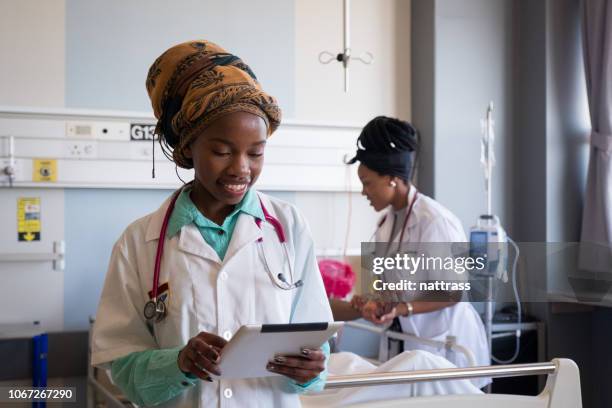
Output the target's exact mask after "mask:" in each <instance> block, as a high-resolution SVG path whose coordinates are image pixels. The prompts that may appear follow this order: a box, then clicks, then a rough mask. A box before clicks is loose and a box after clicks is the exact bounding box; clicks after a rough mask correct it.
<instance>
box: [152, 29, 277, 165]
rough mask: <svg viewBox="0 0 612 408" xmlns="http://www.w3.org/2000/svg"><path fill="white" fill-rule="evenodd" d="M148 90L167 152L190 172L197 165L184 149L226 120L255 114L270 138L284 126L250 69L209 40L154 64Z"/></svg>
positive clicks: (191, 44) (173, 51) (185, 46)
mask: <svg viewBox="0 0 612 408" xmlns="http://www.w3.org/2000/svg"><path fill="white" fill-rule="evenodd" d="M146 85H147V92H148V93H149V97H150V98H151V104H152V105H153V113H154V114H155V117H156V118H157V120H158V122H157V128H156V134H158V135H159V139H160V143H161V145H162V148H163V151H164V153H165V154H166V155H167V156H168V157H169V158H171V160H173V161H174V162H175V163H176V164H177V165H178V166H180V167H183V168H186V169H190V168H192V167H193V162H192V161H191V159H189V158H187V157H186V156H185V148H186V147H187V146H189V144H190V143H191V142H192V141H193V140H194V139H195V138H196V137H197V136H198V135H199V134H200V133H201V132H202V131H203V130H204V129H205V128H206V127H207V126H209V125H210V124H211V123H212V122H214V121H215V120H216V119H218V118H220V117H221V116H223V115H226V114H229V113H233V112H239V111H240V112H249V113H252V114H255V115H257V116H259V117H261V118H262V119H263V120H264V121H265V122H266V125H267V127H268V136H270V135H271V134H272V133H273V132H274V131H275V130H276V128H278V126H279V124H280V120H281V111H280V108H279V106H278V104H277V102H276V99H275V98H274V97H272V96H270V95H268V94H266V93H265V92H264V91H263V90H262V89H261V86H260V85H259V83H258V82H257V78H256V77H255V74H254V73H253V71H251V69H250V68H249V67H248V65H246V64H245V63H244V62H243V61H242V60H241V59H240V58H238V57H236V56H235V55H232V54H229V53H228V52H227V51H225V50H224V49H223V48H221V47H219V46H218V45H216V44H213V43H211V42H209V41H206V40H198V41H191V42H186V43H182V44H178V45H175V46H174V47H172V48H170V49H168V50H167V51H166V52H164V53H163V54H162V55H160V56H159V58H157V59H156V60H155V62H154V63H153V65H151V68H150V69H149V74H148V75H147V82H146ZM170 155H171V157H170Z"/></svg>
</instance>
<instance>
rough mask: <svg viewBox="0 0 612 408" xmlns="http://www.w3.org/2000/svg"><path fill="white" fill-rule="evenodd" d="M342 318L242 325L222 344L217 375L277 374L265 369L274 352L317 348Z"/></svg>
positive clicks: (299, 351)
mask: <svg viewBox="0 0 612 408" xmlns="http://www.w3.org/2000/svg"><path fill="white" fill-rule="evenodd" d="M343 324H344V322H329V323H328V322H322V323H296V324H263V325H246V326H242V327H241V328H240V329H239V330H238V332H236V334H235V335H234V337H232V339H231V340H230V341H229V343H227V344H226V345H225V347H223V350H222V352H221V363H220V364H219V368H220V370H221V376H220V377H219V378H228V379H234V378H257V377H271V376H275V375H279V374H275V373H271V372H270V371H268V370H266V365H267V364H268V362H269V361H270V360H272V359H273V358H274V356H275V355H277V354H294V355H301V349H302V348H303V347H306V348H314V349H317V348H320V347H321V345H323V343H325V342H326V341H327V340H329V339H330V338H331V337H332V336H333V335H334V334H335V333H336V332H337V331H338V330H339V329H340V328H341V327H342V325H343Z"/></svg>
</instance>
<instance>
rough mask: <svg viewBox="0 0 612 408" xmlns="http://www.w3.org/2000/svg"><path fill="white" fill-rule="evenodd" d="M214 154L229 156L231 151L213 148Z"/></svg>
mask: <svg viewBox="0 0 612 408" xmlns="http://www.w3.org/2000/svg"><path fill="white" fill-rule="evenodd" d="M213 154H215V155H217V156H229V155H230V152H221V151H216V150H213Z"/></svg>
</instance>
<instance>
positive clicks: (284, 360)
mask: <svg viewBox="0 0 612 408" xmlns="http://www.w3.org/2000/svg"><path fill="white" fill-rule="evenodd" d="M270 364H272V365H273V366H279V367H287V368H296V369H303V370H309V371H316V372H321V371H323V370H325V355H323V358H320V359H317V360H309V359H308V358H306V357H296V356H276V357H274V360H272V361H270Z"/></svg>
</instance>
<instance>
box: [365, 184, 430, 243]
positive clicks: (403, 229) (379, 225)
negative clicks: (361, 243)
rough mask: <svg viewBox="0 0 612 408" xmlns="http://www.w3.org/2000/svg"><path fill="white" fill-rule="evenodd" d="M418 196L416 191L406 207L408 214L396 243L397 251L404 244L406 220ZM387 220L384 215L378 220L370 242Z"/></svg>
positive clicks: (390, 238) (390, 239)
mask: <svg viewBox="0 0 612 408" xmlns="http://www.w3.org/2000/svg"><path fill="white" fill-rule="evenodd" d="M418 196H419V192H418V191H416V192H415V193H414V197H412V200H411V201H410V205H409V206H408V212H407V213H406V218H405V219H404V223H403V224H402V230H401V233H400V238H399V241H398V243H397V251H396V252H399V251H400V248H401V246H402V242H404V234H405V233H406V226H407V225H408V220H409V219H410V215H411V214H412V208H413V207H414V203H415V202H416V200H417V197H418ZM386 220H387V215H386V214H385V216H384V217H383V218H382V220H380V222H379V223H378V225H377V226H376V230H375V231H374V233H373V234H372V236H371V237H370V242H371V241H372V239H374V237H375V236H376V234H377V233H378V231H380V228H381V227H382V226H383V224H384V223H385V221H386ZM392 240H393V237H391V236H390V237H389V246H388V247H387V251H386V252H387V253H389V248H390V247H391V244H392V242H391V241H392Z"/></svg>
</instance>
